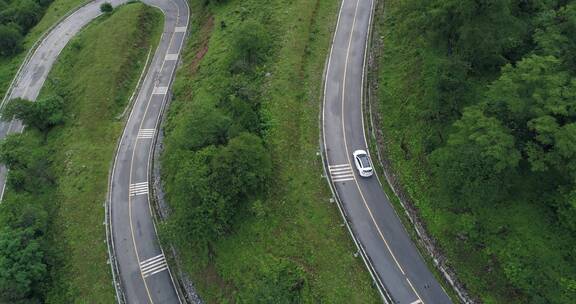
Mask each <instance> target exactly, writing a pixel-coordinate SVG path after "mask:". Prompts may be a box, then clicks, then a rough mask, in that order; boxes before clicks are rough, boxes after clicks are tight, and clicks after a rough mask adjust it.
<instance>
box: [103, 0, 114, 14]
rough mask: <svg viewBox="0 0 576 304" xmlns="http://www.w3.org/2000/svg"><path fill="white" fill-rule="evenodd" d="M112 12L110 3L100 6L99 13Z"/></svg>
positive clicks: (112, 8)
mask: <svg viewBox="0 0 576 304" xmlns="http://www.w3.org/2000/svg"><path fill="white" fill-rule="evenodd" d="M113 10H114V7H112V4H111V3H110V2H104V3H102V4H101V5H100V11H101V12H103V13H111V12H112V11H113Z"/></svg>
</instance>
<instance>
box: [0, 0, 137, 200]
mask: <svg viewBox="0 0 576 304" xmlns="http://www.w3.org/2000/svg"><path fill="white" fill-rule="evenodd" d="M127 1H128V0H106V1H105V0H96V1H92V2H90V3H88V4H86V5H84V6H82V7H80V8H79V9H77V10H76V11H74V12H73V13H72V14H70V15H69V16H68V17H66V18H64V19H63V20H62V21H60V22H59V23H58V24H57V25H56V26H54V27H53V28H52V29H51V30H50V32H49V33H48V34H47V35H45V36H44V39H43V40H42V41H40V43H39V44H38V46H37V47H36V49H35V50H34V52H33V53H32V55H31V56H30V57H29V59H28V60H26V61H25V62H24V63H23V66H22V67H21V68H20V70H19V73H18V75H16V79H15V80H14V83H13V84H12V86H11V89H10V90H9V91H8V94H9V95H8V96H6V98H5V100H7V101H9V100H11V99H14V98H24V99H28V100H31V101H35V100H36V98H38V94H40V90H41V89H42V87H43V86H44V81H46V77H48V73H49V72H50V70H51V69H52V65H53V64H54V62H56V59H57V58H58V55H59V54H60V52H62V50H63V49H64V47H65V46H66V45H67V44H68V42H69V41H70V39H72V37H74V36H75V35H76V34H77V33H78V32H79V31H80V30H81V29H82V28H83V27H84V26H86V25H87V24H88V23H90V21H92V20H93V19H94V18H96V17H98V16H100V15H101V14H102V13H101V12H100V5H101V4H102V3H104V2H110V3H112V5H114V6H117V5H120V4H123V3H125V2H127ZM2 106H4V105H3V104H2ZM23 129H24V126H23V125H22V123H21V122H20V121H18V120H12V121H0V140H2V139H4V138H5V137H6V136H7V135H8V134H12V133H19V132H22V130H23ZM6 176H7V170H6V168H5V167H4V166H1V167H0V185H1V186H0V187H1V189H2V190H1V191H0V200H2V197H3V196H4V189H5V186H6Z"/></svg>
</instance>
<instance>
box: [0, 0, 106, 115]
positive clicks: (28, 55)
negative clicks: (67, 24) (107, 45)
mask: <svg viewBox="0 0 576 304" xmlns="http://www.w3.org/2000/svg"><path fill="white" fill-rule="evenodd" d="M94 1H95V0H88V1H85V2H83V3H82V4H79V5H78V6H76V7H74V8H73V9H71V10H70V11H68V12H67V13H66V14H64V15H63V16H62V17H60V19H58V21H56V22H55V23H54V24H52V25H51V26H50V27H49V28H48V29H47V30H45V31H44V32H43V33H42V35H41V36H40V38H38V39H37V40H36V42H34V44H33V45H32V47H31V48H30V49H29V50H28V52H27V53H26V57H24V61H23V62H22V63H21V64H20V67H19V68H18V71H17V72H16V75H14V78H12V81H11V82H10V85H9V86H8V90H6V93H5V94H4V98H2V102H0V117H1V115H2V109H4V107H5V106H6V103H7V102H8V101H9V100H10V99H11V95H12V92H13V91H14V84H15V83H16V81H17V80H18V79H19V78H20V77H21V76H22V75H21V73H22V68H23V67H24V66H26V65H27V64H28V62H29V61H30V58H31V57H32V55H33V54H34V52H36V50H37V49H38V46H39V45H40V44H41V43H42V42H43V41H44V39H46V37H47V36H48V34H50V32H52V30H54V29H55V28H56V27H57V26H59V25H60V24H61V23H62V22H63V21H64V20H66V19H68V17H70V15H72V14H74V13H75V12H77V11H78V10H79V9H81V8H83V7H84V6H86V5H88V4H90V3H91V2H94Z"/></svg>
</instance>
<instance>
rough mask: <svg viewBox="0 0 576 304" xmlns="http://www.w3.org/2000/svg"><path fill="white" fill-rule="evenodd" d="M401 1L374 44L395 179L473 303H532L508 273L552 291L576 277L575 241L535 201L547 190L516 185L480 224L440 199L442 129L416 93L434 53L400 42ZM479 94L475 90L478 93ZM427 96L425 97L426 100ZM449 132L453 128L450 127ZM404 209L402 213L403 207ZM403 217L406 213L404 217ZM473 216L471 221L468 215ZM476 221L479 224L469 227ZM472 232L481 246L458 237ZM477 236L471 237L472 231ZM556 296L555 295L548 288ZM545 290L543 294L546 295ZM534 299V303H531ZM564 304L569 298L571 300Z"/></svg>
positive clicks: (480, 216)
mask: <svg viewBox="0 0 576 304" xmlns="http://www.w3.org/2000/svg"><path fill="white" fill-rule="evenodd" d="M400 2H401V1H386V2H385V4H384V6H385V11H386V14H377V15H376V19H375V37H382V38H383V49H382V53H381V54H378V55H379V58H378V64H379V67H378V70H377V71H375V72H376V73H378V76H377V77H378V80H379V81H378V82H379V88H378V96H377V97H376V98H378V99H379V102H380V104H379V106H380V109H379V110H380V111H379V114H380V115H381V118H382V119H381V122H382V125H381V126H379V127H380V128H381V129H382V131H383V133H384V138H385V144H384V146H385V151H384V155H385V157H387V158H388V159H390V160H391V162H392V165H393V171H394V172H395V173H396V175H397V177H399V179H400V183H401V184H402V186H403V188H404V190H405V191H406V193H407V194H408V195H409V197H410V198H411V199H412V201H413V203H414V206H415V207H416V209H417V210H418V212H419V215H420V217H421V219H422V220H423V221H424V223H425V225H426V228H427V230H428V232H429V234H430V235H431V236H432V237H433V238H435V239H436V240H437V242H438V244H439V246H440V249H441V251H442V252H443V254H445V255H446V257H447V258H448V261H449V264H450V266H451V267H452V268H454V269H455V270H456V273H457V276H458V278H459V279H460V280H461V281H462V282H463V283H464V284H465V286H466V288H467V289H468V290H469V291H470V292H471V294H472V295H473V296H474V297H477V298H478V299H479V300H481V301H482V302H483V303H527V302H529V301H530V300H529V299H530V298H529V297H528V296H527V295H526V294H524V293H522V292H521V291H519V290H518V289H516V288H514V286H513V284H512V283H511V282H510V281H509V280H508V279H507V276H506V274H505V271H513V269H512V267H511V266H516V267H524V266H523V265H527V264H530V266H531V267H532V268H534V267H536V268H538V269H540V270H539V271H538V273H536V274H534V276H533V277H532V280H533V281H535V282H538V283H536V284H539V285H545V284H551V283H552V282H555V281H556V282H557V281H560V280H558V277H561V276H566V277H570V276H571V275H573V273H574V271H573V270H570V269H574V268H573V267H574V264H573V262H571V261H573V256H574V238H573V236H570V235H569V233H567V232H566V230H564V229H562V228H561V227H560V226H559V224H558V223H557V222H556V220H555V216H554V214H553V213H552V212H551V210H550V209H549V208H546V207H544V206H543V205H542V204H541V202H540V201H539V200H541V199H542V198H540V197H537V196H536V193H537V192H536V191H531V190H530V189H538V187H540V185H541V182H540V181H536V180H529V179H524V180H521V181H517V182H515V183H517V184H516V185H514V186H513V187H516V191H513V193H515V194H516V195H515V197H513V198H511V199H509V200H508V201H506V202H502V203H500V204H497V205H494V206H491V207H490V208H478V209H477V210H480V211H474V212H473V217H467V216H462V214H461V213H459V212H458V211H457V210H455V208H453V207H451V206H447V205H448V204H447V203H445V202H443V198H442V197H441V196H440V195H439V193H438V191H437V188H436V185H437V182H436V181H435V180H434V178H433V177H432V176H431V175H430V167H429V164H428V162H427V154H428V153H429V151H428V152H427V151H426V150H427V149H428V147H426V140H427V139H429V138H430V135H431V133H432V132H434V134H433V135H434V136H435V135H436V132H438V133H443V134H444V136H446V134H448V133H449V130H446V128H445V129H438V127H436V126H431V125H430V124H429V122H427V121H426V120H425V119H422V117H421V105H422V104H424V103H423V102H422V99H423V98H425V92H421V91H422V90H419V89H415V86H418V85H419V84H422V83H424V80H425V78H426V77H428V76H429V75H425V73H424V72H423V70H424V64H423V62H426V61H427V60H432V59H434V56H436V55H435V54H434V50H433V49H432V48H431V47H430V46H428V45H426V44H425V43H423V42H422V41H414V40H408V39H406V38H405V37H400V36H399V35H398V34H397V32H398V31H397V27H398V26H400V25H399V24H400V23H401V22H400V21H399V20H397V17H396V16H395V14H394V12H395V10H394V9H395V8H396V7H398V6H400V5H399V3H400ZM489 80H490V79H488V77H487V79H476V83H472V85H473V86H477V87H483V86H484V85H485V84H486V83H487V82H488V81H489ZM472 91H474V89H472ZM423 95H424V96H423ZM446 125H449V123H447V124H446ZM396 207H398V205H397V206H396ZM401 212H403V211H401ZM467 215H468V216H469V215H470V214H467ZM471 219H474V221H472V222H471V221H470V220H471ZM468 225H473V226H474V227H475V228H476V231H479V236H477V240H471V239H469V237H467V236H462V235H459V232H460V231H463V230H465V227H469V226H468ZM468 230H470V229H468ZM546 288H548V289H549V290H554V287H551V286H550V287H546ZM546 288H542V290H545V289H546ZM536 298H539V299H540V300H541V301H543V302H542V303H549V302H554V303H561V301H562V300H559V299H562V297H561V296H553V297H552V296H551V295H550V294H548V295H546V294H539V295H538V296H537V297H536ZM532 299H534V298H532ZM564 299H565V298H564Z"/></svg>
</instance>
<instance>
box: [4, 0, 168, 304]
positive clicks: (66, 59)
mask: <svg viewBox="0 0 576 304" xmlns="http://www.w3.org/2000/svg"><path fill="white" fill-rule="evenodd" d="M162 26H163V17H162V14H161V12H160V11H159V10H157V9H154V8H151V7H148V6H145V5H143V4H130V5H126V6H123V7H121V8H119V9H118V10H117V11H115V12H114V13H113V14H112V15H106V16H103V17H100V18H98V19H97V20H95V21H94V22H93V23H91V24H90V25H89V26H88V27H87V28H85V29H84V30H83V31H82V32H81V33H80V34H79V35H78V36H77V37H75V38H73V40H72V41H71V42H70V44H69V45H68V46H67V47H66V49H65V50H64V51H63V52H62V54H61V55H60V58H59V59H58V61H57V63H56V64H55V66H54V67H53V70H52V71H51V72H50V74H49V77H48V80H47V82H46V85H45V87H44V88H43V90H42V92H41V94H40V97H39V101H38V103H39V104H43V103H44V104H45V103H46V100H54V99H56V100H57V99H59V98H61V100H63V107H62V115H61V117H62V119H60V120H59V121H58V123H55V124H54V125H55V126H51V128H49V129H47V130H36V129H35V128H34V127H31V128H28V129H27V131H26V132H25V133H24V135H22V137H23V138H37V140H36V141H33V142H32V143H30V144H29V145H33V146H31V147H28V148H29V150H30V151H44V153H43V154H42V153H40V152H38V153H39V154H40V155H42V156H43V157H45V159H44V160H43V161H40V163H42V164H44V166H43V168H44V169H45V170H44V172H45V174H49V178H46V179H47V180H48V182H44V183H43V184H44V185H46V186H45V187H43V189H41V190H38V189H28V187H27V186H26V184H27V183H31V181H28V180H27V181H25V182H24V187H20V186H18V185H20V184H18V183H15V182H14V181H12V182H10V183H9V188H8V192H7V197H6V202H5V203H4V204H3V205H2V209H3V210H2V212H4V213H10V214H17V213H18V212H13V211H11V210H12V209H13V208H23V207H16V206H17V205H26V204H29V203H28V201H32V202H36V203H35V204H36V205H38V204H41V205H43V209H44V210H45V212H46V213H45V214H47V216H48V219H47V221H46V222H47V223H46V227H45V229H41V231H42V232H43V235H44V236H43V237H42V239H41V240H42V242H41V243H42V246H41V248H42V249H43V250H44V258H43V262H44V263H45V264H46V265H47V272H46V276H45V279H44V280H43V281H42V282H40V283H38V285H39V286H40V287H39V289H41V290H42V294H41V296H40V297H41V298H43V299H44V301H45V303H112V302H114V301H115V292H114V288H113V285H112V281H111V280H112V277H111V274H110V266H109V265H108V264H107V257H108V255H107V251H106V243H105V231H104V226H103V222H104V207H103V204H104V202H105V198H106V193H107V186H108V173H109V169H110V165H111V162H112V160H113V156H114V151H115V147H116V141H117V139H118V138H119V136H120V135H121V131H122V128H123V125H124V122H123V119H122V118H119V114H120V113H122V112H123V110H124V108H125V107H126V106H127V102H128V98H129V97H130V95H131V94H132V91H133V90H134V87H135V86H136V82H137V80H138V77H139V75H140V73H141V71H142V69H143V67H144V64H145V60H146V57H147V54H148V52H149V50H151V49H152V50H153V49H154V48H155V46H156V44H157V42H158V40H159V37H160V34H161V31H162ZM111 29H122V30H111ZM50 117H54V116H50ZM8 150H9V149H8V148H6V145H4V146H3V151H4V153H6V151H8ZM3 155H6V154H3ZM18 157H24V156H23V155H21V156H17V158H18ZM32 163H34V161H32ZM27 167H30V166H27ZM23 170H24V173H25V174H27V175H28V176H30V175H32V176H34V173H30V172H29V171H26V170H27V169H23ZM20 173H21V172H20V170H19V169H18V168H16V169H15V170H12V171H10V175H11V176H16V177H14V178H12V180H14V179H15V178H17V177H18V176H19V175H20ZM29 179H31V180H32V182H33V181H34V179H33V178H32V177H31V178H29ZM22 188H24V189H22ZM39 202H42V203H39ZM30 204H32V203H30ZM40 214H44V213H42V212H41V213H40ZM11 221H12V222H13V221H14V219H12V220H11Z"/></svg>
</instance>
